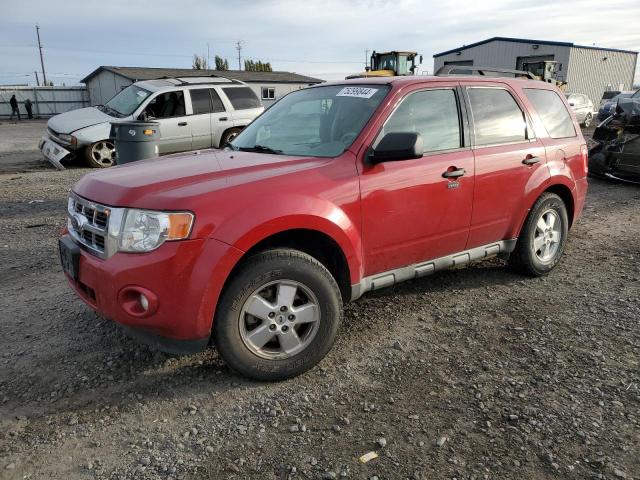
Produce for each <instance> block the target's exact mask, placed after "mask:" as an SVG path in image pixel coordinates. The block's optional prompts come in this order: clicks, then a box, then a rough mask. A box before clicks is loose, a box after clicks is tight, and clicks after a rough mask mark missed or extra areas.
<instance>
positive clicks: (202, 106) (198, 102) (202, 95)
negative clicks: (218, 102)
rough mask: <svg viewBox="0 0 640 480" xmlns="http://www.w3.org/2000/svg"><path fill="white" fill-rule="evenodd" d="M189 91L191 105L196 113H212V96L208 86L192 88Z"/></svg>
mask: <svg viewBox="0 0 640 480" xmlns="http://www.w3.org/2000/svg"><path fill="white" fill-rule="evenodd" d="M189 93H190V94H191V106H192V107H193V114H194V115H198V114H200V113H211V97H210V96H209V89H208V88H203V89H198V90H190V91H189Z"/></svg>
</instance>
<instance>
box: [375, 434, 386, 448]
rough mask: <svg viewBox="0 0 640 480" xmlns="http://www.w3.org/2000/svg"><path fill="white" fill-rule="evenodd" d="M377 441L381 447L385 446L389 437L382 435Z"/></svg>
mask: <svg viewBox="0 0 640 480" xmlns="http://www.w3.org/2000/svg"><path fill="white" fill-rule="evenodd" d="M376 443H377V444H378V445H379V446H380V448H384V447H386V446H387V439H386V438H384V437H380V438H379V439H378V440H376Z"/></svg>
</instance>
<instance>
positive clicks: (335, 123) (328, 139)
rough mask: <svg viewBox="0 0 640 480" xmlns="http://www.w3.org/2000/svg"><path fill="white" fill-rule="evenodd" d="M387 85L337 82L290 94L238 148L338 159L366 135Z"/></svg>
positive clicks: (249, 131) (248, 132)
mask: <svg viewBox="0 0 640 480" xmlns="http://www.w3.org/2000/svg"><path fill="white" fill-rule="evenodd" d="M388 92H389V87H388V86H387V85H352V86H346V85H335V86H326V87H313V88H306V89H303V90H299V91H296V92H293V93H290V94H289V95H287V96H286V97H283V98H282V100H280V101H279V102H277V103H275V104H274V105H273V106H272V107H271V108H269V109H268V110H267V111H266V112H265V113H263V114H262V115H261V116H260V117H258V118H257V119H256V120H255V121H254V122H253V123H251V124H250V125H249V126H248V127H247V128H245V129H244V130H243V131H242V133H241V134H240V135H238V136H237V137H236V138H235V139H234V140H233V142H232V143H231V148H233V149H234V150H243V151H255V152H264V153H272V154H282V155H304V156H311V157H336V156H338V155H340V154H341V153H343V152H344V151H345V150H346V149H347V148H348V147H349V146H350V145H351V144H352V143H353V141H354V140H355V139H356V137H357V136H358V135H359V134H360V132H361V131H362V129H363V128H364V126H365V125H366V124H367V122H368V121H369V119H370V118H371V115H372V114H373V112H374V111H375V109H376V108H377V107H378V105H380V102H382V99H383V98H384V97H385V96H386V95H387V93H388Z"/></svg>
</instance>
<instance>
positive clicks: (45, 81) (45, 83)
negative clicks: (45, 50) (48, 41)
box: [36, 23, 47, 86]
mask: <svg viewBox="0 0 640 480" xmlns="http://www.w3.org/2000/svg"><path fill="white" fill-rule="evenodd" d="M36 35H38V49H39V50H40V65H42V81H43V82H44V85H45V86H46V85H47V74H46V73H44V59H43V58H42V44H41V43H40V26H39V25H38V24H37V23H36Z"/></svg>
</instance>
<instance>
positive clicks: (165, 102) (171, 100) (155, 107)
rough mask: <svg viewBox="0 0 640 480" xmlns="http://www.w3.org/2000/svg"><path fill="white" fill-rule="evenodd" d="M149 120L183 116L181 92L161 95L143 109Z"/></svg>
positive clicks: (182, 95)
mask: <svg viewBox="0 0 640 480" xmlns="http://www.w3.org/2000/svg"><path fill="white" fill-rule="evenodd" d="M144 110H145V112H147V114H148V115H149V117H150V118H167V117H181V116H183V115H185V110H184V93H183V92H182V90H176V91H174V92H167V93H161V94H160V95H158V96H157V97H155V98H154V99H153V100H151V101H150V102H149V104H148V105H147V106H146V108H145V109H144Z"/></svg>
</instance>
